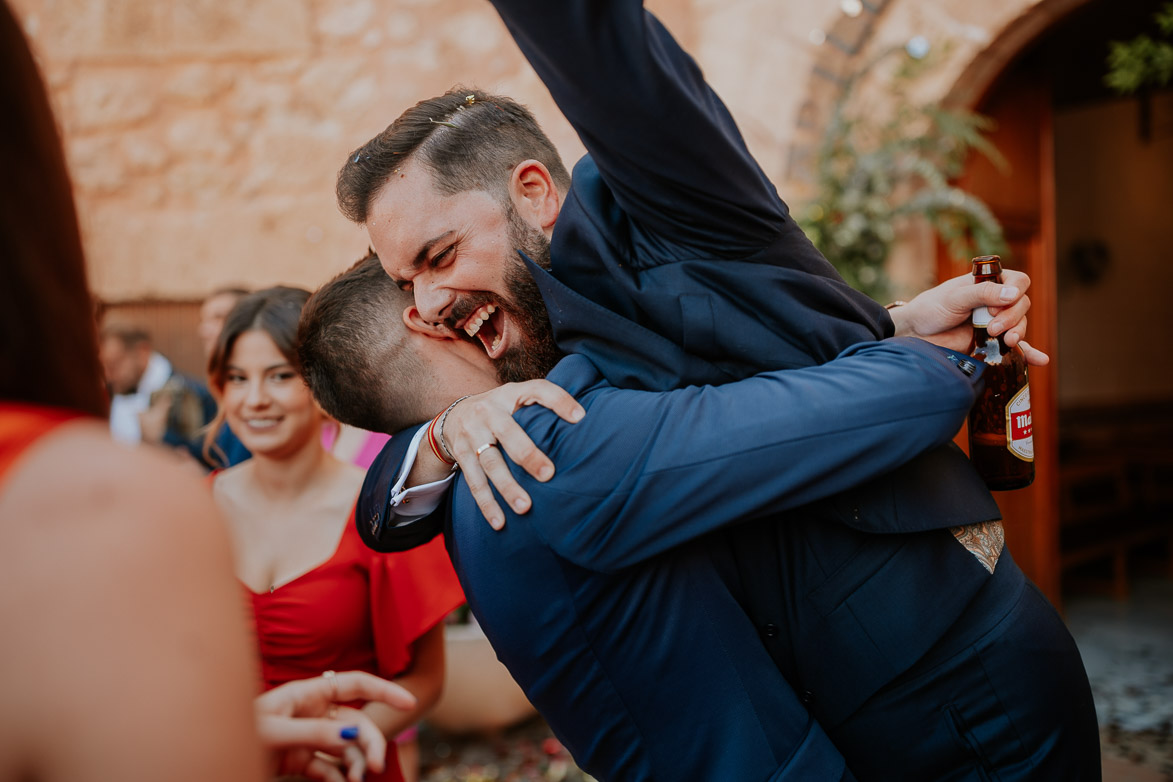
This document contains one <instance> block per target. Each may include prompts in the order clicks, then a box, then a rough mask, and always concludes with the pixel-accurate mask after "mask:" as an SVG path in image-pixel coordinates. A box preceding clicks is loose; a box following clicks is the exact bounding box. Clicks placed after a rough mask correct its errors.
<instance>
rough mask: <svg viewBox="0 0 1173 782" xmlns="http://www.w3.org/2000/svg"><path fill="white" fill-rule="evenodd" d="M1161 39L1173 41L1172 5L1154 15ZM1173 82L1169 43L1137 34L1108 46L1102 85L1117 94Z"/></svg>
mask: <svg viewBox="0 0 1173 782" xmlns="http://www.w3.org/2000/svg"><path fill="white" fill-rule="evenodd" d="M1153 19H1154V20H1155V21H1156V23H1157V29H1158V30H1160V32H1161V36H1162V37H1163V38H1166V39H1169V38H1173V3H1165V5H1164V6H1162V7H1161V9H1160V10H1159V11H1157V13H1156V14H1155V15H1154V17H1153ZM1171 80H1173V41H1170V40H1156V39H1154V38H1152V37H1151V36H1149V35H1147V34H1141V35H1138V36H1136V37H1135V38H1133V39H1132V40H1131V41H1112V42H1111V43H1109V44H1108V73H1107V74H1106V75H1105V76H1104V83H1105V84H1106V85H1108V86H1109V87H1111V88H1112V89H1113V90H1115V91H1116V92H1118V93H1120V94H1121V95H1133V94H1135V93H1137V92H1141V91H1142V90H1145V89H1151V88H1160V87H1164V86H1166V85H1167V84H1169V82H1170V81H1171Z"/></svg>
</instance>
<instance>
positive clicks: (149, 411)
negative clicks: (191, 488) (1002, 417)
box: [98, 322, 216, 462]
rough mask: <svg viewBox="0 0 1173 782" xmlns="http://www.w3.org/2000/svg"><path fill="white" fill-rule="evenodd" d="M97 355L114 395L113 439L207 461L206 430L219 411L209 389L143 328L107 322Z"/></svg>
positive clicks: (111, 422) (103, 328)
mask: <svg viewBox="0 0 1173 782" xmlns="http://www.w3.org/2000/svg"><path fill="white" fill-rule="evenodd" d="M98 355H99V357H100V359H101V362H102V369H103V372H104V373H105V377H106V386H107V389H108V390H109V392H110V433H111V434H112V435H113V436H114V439H115V440H119V441H121V442H125V443H140V442H142V443H151V444H153V445H165V446H169V447H171V448H173V449H176V450H177V451H179V452H181V453H183V454H186V455H188V456H191V457H192V458H194V459H196V460H197V461H200V462H203V459H202V457H201V455H200V450H201V449H200V443H201V437H200V434H201V430H202V429H203V428H204V427H205V426H207V424H208V423H209V422H210V421H211V420H212V417H213V416H214V415H215V413H216V402H215V400H214V399H212V396H211V394H209V393H208V389H207V388H205V387H204V385H203V384H201V383H199V382H197V381H196V380H194V379H193V378H190V377H187V376H186V375H184V374H183V373H181V372H177V371H176V370H175V368H174V367H172V366H171V362H170V361H169V360H168V359H167V357H166V356H164V355H163V354H162V353H160V352H158V351H157V350H155V348H154V345H153V343H152V340H151V335H150V333H148V332H147V331H146V329H144V328H141V327H139V326H135V325H132V324H127V323H119V322H108V323H106V324H105V325H104V326H103V327H102V331H101V334H100V338H99V341H98Z"/></svg>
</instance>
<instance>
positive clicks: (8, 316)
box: [0, 0, 109, 417]
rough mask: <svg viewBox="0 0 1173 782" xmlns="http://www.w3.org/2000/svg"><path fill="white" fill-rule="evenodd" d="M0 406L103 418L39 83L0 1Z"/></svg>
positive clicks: (74, 237) (69, 205)
mask: <svg viewBox="0 0 1173 782" xmlns="http://www.w3.org/2000/svg"><path fill="white" fill-rule="evenodd" d="M0 117H3V118H4V119H3V121H0V172H3V174H2V177H3V178H2V180H0V280H3V282H2V283H0V334H3V335H4V337H3V339H2V340H0V399H3V400H7V401H20V402H29V403H33V404H41V405H51V406H55V407H64V408H69V409H72V410H77V411H79V412H83V413H89V414H91V415H95V416H101V417H105V416H106V414H107V412H108V409H109V402H108V399H107V396H106V391H105V388H104V385H103V381H102V369H101V365H100V364H99V363H98V339H97V328H96V325H95V322H94V302H93V299H92V298H91V296H90V291H89V286H88V285H87V283H86V270H85V256H84V255H83V253H82V246H81V235H80V233H79V231H78V227H77V212H76V211H75V209H74V205H73V190H72V188H71V186H70V181H69V173H68V171H67V170H66V167H65V156H64V154H63V153H62V149H61V138H60V136H59V134H58V132H57V125H56V122H55V121H54V119H53V112H52V109H51V108H50V106H49V99H48V96H47V94H46V93H45V86H44V82H43V81H42V80H41V74H40V72H39V71H38V69H37V65H36V62H35V61H34V60H33V55H32V52H31V50H30V49H29V46H28V42H27V41H26V40H25V37H24V33H23V32H22V31H21V29H20V25H19V23H18V22H17V20H16V18H15V17H14V16H13V14H12V11H11V9H9V7H8V4H7V3H6V2H3V0H0Z"/></svg>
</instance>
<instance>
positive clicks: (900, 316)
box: [884, 300, 915, 337]
mask: <svg viewBox="0 0 1173 782" xmlns="http://www.w3.org/2000/svg"><path fill="white" fill-rule="evenodd" d="M884 309H886V310H888V315H889V316H891V318H892V326H893V327H894V329H895V331H894V332H893V335H894V336H897V337H911V336H915V334H914V332H913V331H912V329H911V328H910V327H909V318H908V314H909V312H908V302H907V301H900V300H897V301H894V302H892V303H891V304H886V305H884Z"/></svg>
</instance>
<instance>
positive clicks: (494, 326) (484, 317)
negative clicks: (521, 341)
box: [463, 304, 504, 358]
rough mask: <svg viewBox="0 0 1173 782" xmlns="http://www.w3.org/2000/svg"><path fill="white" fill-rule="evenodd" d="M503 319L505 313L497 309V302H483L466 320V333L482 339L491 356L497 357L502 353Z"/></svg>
mask: <svg viewBox="0 0 1173 782" xmlns="http://www.w3.org/2000/svg"><path fill="white" fill-rule="evenodd" d="M503 320H504V313H502V312H499V311H498V310H497V305H496V304H482V305H481V306H480V307H478V308H477V309H476V310H475V311H474V312H473V313H472V314H471V315H469V316H468V318H467V319H466V320H465V321H464V327H463V328H464V333H465V334H468V336H470V337H475V338H476V339H478V340H480V343H481V345H482V346H483V347H484V349H485V353H487V354H488V355H489V358H497V357H498V356H499V355H500V353H501V341H502V340H501V337H502V334H501V332H502V327H503V325H504V323H503Z"/></svg>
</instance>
